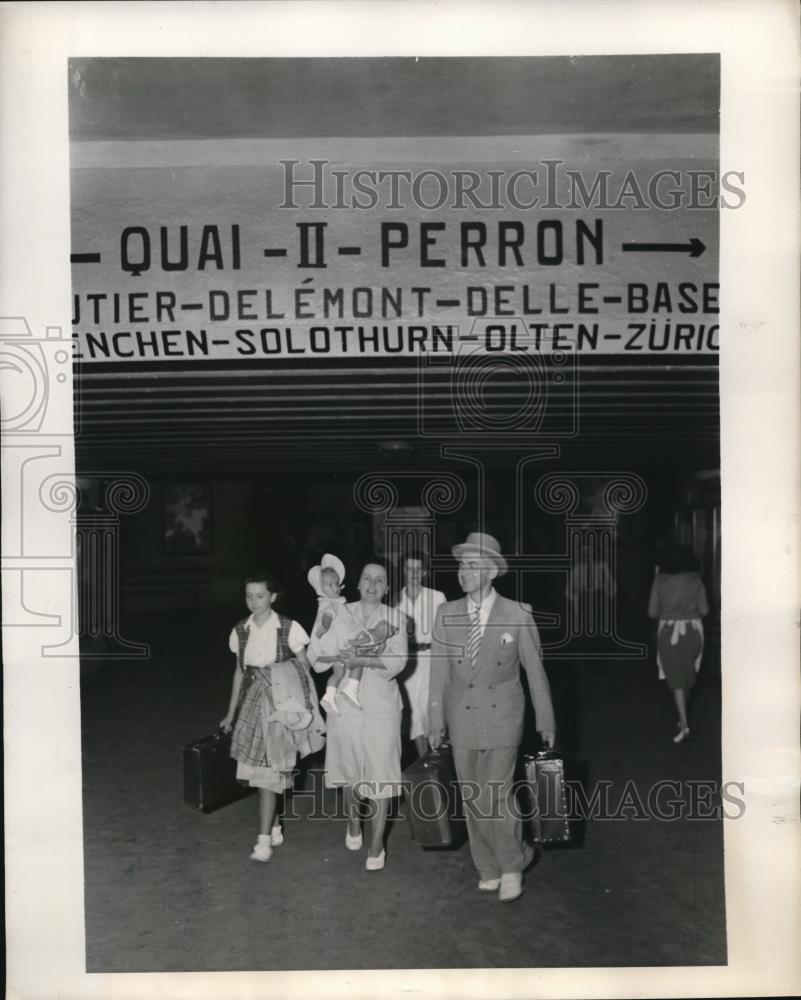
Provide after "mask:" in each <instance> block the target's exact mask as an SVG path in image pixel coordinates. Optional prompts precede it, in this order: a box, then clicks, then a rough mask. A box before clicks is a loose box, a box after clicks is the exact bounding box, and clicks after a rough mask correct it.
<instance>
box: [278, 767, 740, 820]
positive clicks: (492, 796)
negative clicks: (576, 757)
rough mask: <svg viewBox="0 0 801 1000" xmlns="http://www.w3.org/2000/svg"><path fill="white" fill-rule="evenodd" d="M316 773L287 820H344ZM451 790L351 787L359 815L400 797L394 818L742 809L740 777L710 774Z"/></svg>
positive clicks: (705, 814) (656, 816)
mask: <svg viewBox="0 0 801 1000" xmlns="http://www.w3.org/2000/svg"><path fill="white" fill-rule="evenodd" d="M323 777H324V776H323V774H322V772H320V771H310V772H308V774H307V776H306V779H305V781H304V783H303V787H302V788H298V789H297V790H296V791H294V792H293V793H292V795H289V796H287V801H286V810H285V812H284V817H285V818H300V817H301V816H302V817H304V818H305V819H310V820H323V819H325V820H328V819H344V818H346V813H345V811H344V806H343V804H342V802H341V800H340V798H339V796H334V795H331V794H328V795H326V794H325V790H324V788H323V787H322V785H321V782H322V780H323ZM454 784H455V786H456V791H457V792H458V794H456V795H450V796H447V795H431V794H430V792H431V791H432V790H439V789H441V788H442V785H441V784H440V783H439V782H438V781H436V780H435V779H430V780H426V781H421V782H419V783H417V784H414V785H412V784H411V783H410V782H406V781H402V782H364V783H362V784H361V785H360V786H354V789H355V790H356V791H361V792H362V793H364V798H363V799H362V803H363V808H364V810H365V817H366V818H368V819H369V818H370V817H371V815H372V812H371V810H373V811H374V810H375V809H376V805H375V798H380V797H382V796H386V795H392V796H401V795H402V801H401V802H400V804H399V806H398V809H399V812H398V814H397V815H398V817H399V818H401V819H402V818H405V817H406V816H408V815H409V814H413V815H415V816H417V817H419V818H421V819H424V820H441V819H449V820H459V819H461V818H463V816H464V814H465V813H470V814H471V815H473V816H475V817H476V818H480V819H490V820H492V819H497V820H500V819H501V817H502V816H503V815H504V814H507V813H509V812H511V813H512V814H513V815H514V816H515V817H516V818H519V819H521V820H523V821H525V822H528V821H530V820H533V819H535V818H537V817H539V818H540V819H557V818H561V817H565V818H566V819H567V820H568V822H570V823H587V822H610V823H615V822H629V821H632V820H633V821H635V822H659V823H672V822H675V821H677V820H689V821H692V822H707V821H709V822H717V821H720V820H737V819H740V818H741V817H743V816H744V815H745V812H746V803H745V783H744V782H742V781H726V782H720V781H717V780H712V779H683V780H678V779H675V778H664V779H662V780H659V781H656V782H654V783H653V784H650V785H648V786H647V787H642V786H641V785H639V784H638V783H637V782H635V781H633V780H628V781H624V782H614V781H611V780H600V781H596V782H594V783H592V785H589V786H585V785H583V784H582V783H580V782H578V781H575V780H573V779H567V780H566V781H565V783H564V791H565V800H564V802H560V803H558V804H557V803H555V802H550V801H549V800H548V798H547V797H545V798H544V799H543V798H542V797H540V798H539V800H538V802H537V801H535V799H534V797H533V796H532V795H531V794H530V783H529V782H528V781H525V780H521V781H516V782H514V784H513V785H512V786H511V787H508V786H504V784H503V783H501V782H492V781H491V782H488V783H487V784H485V785H479V784H477V783H475V782H469V781H463V782H458V783H454ZM329 792H330V790H329ZM301 802H308V803H309V804H310V805H311V812H307V811H306V810H305V809H303V808H301V809H300V810H299V809H298V806H299V805H300V803H301Z"/></svg>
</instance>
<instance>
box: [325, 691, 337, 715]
mask: <svg viewBox="0 0 801 1000" xmlns="http://www.w3.org/2000/svg"><path fill="white" fill-rule="evenodd" d="M320 704H321V705H322V706H323V708H325V710H326V712H333V713H334V714H335V715H339V709H338V708H337V689H336V688H335V687H327V688H326V689H325V694H324V695H323V696H322V698H321V699H320Z"/></svg>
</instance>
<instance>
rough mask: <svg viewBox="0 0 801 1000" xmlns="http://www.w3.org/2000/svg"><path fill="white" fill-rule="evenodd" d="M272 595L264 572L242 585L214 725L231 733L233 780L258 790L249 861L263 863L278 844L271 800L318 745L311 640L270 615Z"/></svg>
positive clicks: (291, 624) (320, 738) (289, 622)
mask: <svg viewBox="0 0 801 1000" xmlns="http://www.w3.org/2000/svg"><path fill="white" fill-rule="evenodd" d="M277 590H278V588H277V586H276V583H275V581H274V579H273V578H272V577H271V576H270V575H269V574H266V573H259V574H255V575H253V576H250V577H248V578H247V579H246V580H245V603H246V604H247V607H248V610H249V611H250V616H249V617H248V618H245V619H243V620H242V621H241V622H239V623H238V624H237V625H235V626H234V628H233V629H232V630H231V635H230V637H229V648H230V650H231V652H232V653H234V654H235V655H236V657H237V664H236V667H235V668H234V677H233V682H232V685H231V698H230V701H229V704H228V712H227V714H226V716H225V718H224V719H222V721H221V722H220V725H221V727H222V728H223V729H224V730H225V731H226V732H231V730H232V729H233V735H232V737H231V756H232V757H234V758H235V759H236V761H237V769H236V776H237V778H238V779H239V780H240V781H242V782H244V783H246V784H249V785H253V786H255V787H256V788H258V790H259V834H258V838H257V841H256V845H255V846H254V848H253V853H252V854H251V855H250V857H251V858H252V859H253V860H254V861H269V860H270V858H271V857H272V853H273V847H275V846H277V845H278V844H280V843H282V842H283V833H282V831H281V827H280V825H279V824H278V822H277V821H276V816H275V809H276V796H277V795H279V794H282V793H283V792H284V791H286V789H287V788H289V786H290V784H291V781H292V774H293V772H294V769H295V765H296V763H297V757H298V754H300V756H302V757H305V756H306V755H307V754H309V753H314V752H315V751H316V750H319V749H320V748H321V747H322V746H323V740H324V736H323V733H324V724H323V721H322V717H321V716H320V711H319V707H318V704H317V695H316V692H315V690H314V685H313V684H312V682H311V677H310V674H309V663H308V660H307V659H306V653H305V647H306V646H307V645H308V642H309V637H308V635H307V634H306V632H305V631H304V629H303V628H302V627H301V626H300V625H299V624H298V623H297V622H296V621H292V619H290V618H285V617H284V616H283V615H279V614H278V613H277V612H275V611H274V610H273V607H272V605H273V602H274V601H275V599H276V597H277ZM234 719H236V721H235V722H234Z"/></svg>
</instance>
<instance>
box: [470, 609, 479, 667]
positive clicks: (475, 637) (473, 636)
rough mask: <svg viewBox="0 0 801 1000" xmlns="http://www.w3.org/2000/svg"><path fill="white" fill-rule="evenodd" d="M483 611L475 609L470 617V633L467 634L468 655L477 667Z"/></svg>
mask: <svg viewBox="0 0 801 1000" xmlns="http://www.w3.org/2000/svg"><path fill="white" fill-rule="evenodd" d="M480 616H481V609H480V608H475V609H474V610H473V611H472V612H471V615H470V631H469V632H468V633H467V655H468V656H469V657H470V662H471V663H472V664H473V666H475V663H476V657H477V656H478V647H479V646H480V645H481V617H480Z"/></svg>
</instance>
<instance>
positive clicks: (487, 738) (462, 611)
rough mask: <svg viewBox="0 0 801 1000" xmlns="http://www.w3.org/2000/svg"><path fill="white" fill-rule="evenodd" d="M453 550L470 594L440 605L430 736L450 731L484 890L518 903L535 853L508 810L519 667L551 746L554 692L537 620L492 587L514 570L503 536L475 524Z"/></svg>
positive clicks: (518, 733)
mask: <svg viewBox="0 0 801 1000" xmlns="http://www.w3.org/2000/svg"><path fill="white" fill-rule="evenodd" d="M451 551H452V552H453V555H454V556H455V557H456V559H457V560H458V562H459V584H460V586H461V588H462V590H463V591H464V593H465V596H464V598H461V599H460V600H458V601H449V602H448V603H446V604H443V605H441V606H440V607H439V608H438V610H437V616H436V619H435V623H434V632H433V636H432V646H431V689H430V700H429V727H430V731H429V737H428V739H429V743H430V745H431V747H432V749H437V747H438V746H439V745H440V743H441V742H442V740H443V738H444V736H445V732H446V730H447V733H448V737H449V739H450V743H451V746H452V747H453V756H454V763H455V765H456V773H457V776H458V778H459V781H460V784H461V787H462V797H463V801H464V805H465V814H466V819H467V832H468V836H469V838H470V851H471V853H472V855H473V862H474V863H475V866H476V868H477V869H478V873H479V879H480V881H479V883H478V887H479V889H481V890H484V891H487V892H492V891H495V890H498V898H499V899H500V901H501V902H510V901H511V900H513V899H517V898H518V897H519V896H520V895H521V893H522V892H523V877H522V876H523V869H524V868H526V866H527V865H528V864H529V862H530V861H531V859H532V856H533V852H532V850H531V848H530V847H528V846H527V845H525V844H524V843H523V831H522V823H521V820H520V818H519V813H517V811H516V810H515V808H514V805H513V804H512V806H511V808H510V801H511V795H512V786H513V782H514V771H515V764H516V762H517V755H518V748H519V746H520V741H521V739H522V737H523V714H524V711H525V697H524V694H523V686H522V684H521V681H520V667H521V665H522V667H523V669H524V670H525V671H526V676H527V678H528V685H529V690H530V692H531V696H532V699H533V702H534V711H535V714H536V721H537V729H538V730H539V732H540V734H541V735H542V738H543V740H544V742H545V743H546V744H547V745H548V746H550V747H552V746H553V745H554V741H555V739H556V723H555V721H554V714H553V707H552V705H551V692H550V688H549V686H548V679H547V677H546V675H545V671H544V669H543V666H542V659H541V657H540V640H539V634H538V632H537V626H536V625H535V623H534V619H533V618H532V617H531V614H530V612H529V611H528V610H527V609H526V608H525V607H523V606H522V605H520V604H518V603H517V602H516V601H510V600H508V599H507V598H505V597H501V595H500V594H498V593H497V592H496V591H495V588H494V587H493V580H494V579H495V578H496V577H497V576H500V575H501V574H502V573H505V572H506V570H507V568H508V567H507V563H506V560H505V559H504V557H503V555H502V554H501V551H500V546H499V545H498V542H497V541H496V539H494V538H493V537H492V535H487V534H484V533H482V532H473V533H472V534H470V535H468V538H467V541H466V542H464V543H463V544H461V545H456V546H454V548H453V549H452V550H451Z"/></svg>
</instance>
